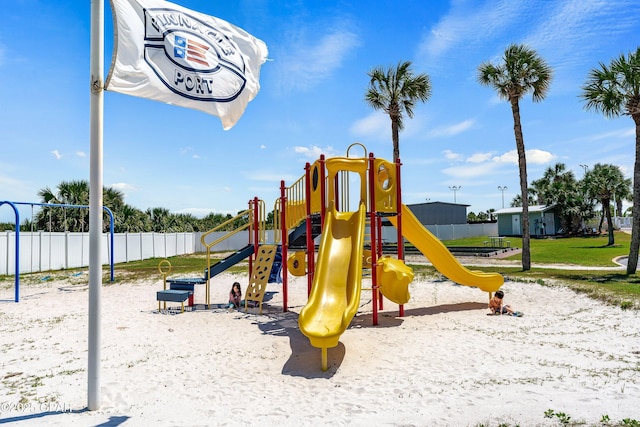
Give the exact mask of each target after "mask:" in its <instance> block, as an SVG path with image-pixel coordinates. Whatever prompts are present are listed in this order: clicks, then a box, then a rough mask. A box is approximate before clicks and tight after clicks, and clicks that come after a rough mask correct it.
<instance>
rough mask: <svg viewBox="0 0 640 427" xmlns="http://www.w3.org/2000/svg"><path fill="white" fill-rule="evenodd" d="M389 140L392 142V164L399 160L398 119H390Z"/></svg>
mask: <svg viewBox="0 0 640 427" xmlns="http://www.w3.org/2000/svg"><path fill="white" fill-rule="evenodd" d="M391 139H392V140H393V163H395V162H396V161H397V160H398V159H399V158H400V126H399V125H398V118H397V117H393V116H392V117H391Z"/></svg>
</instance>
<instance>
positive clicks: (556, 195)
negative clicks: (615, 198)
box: [529, 163, 593, 232]
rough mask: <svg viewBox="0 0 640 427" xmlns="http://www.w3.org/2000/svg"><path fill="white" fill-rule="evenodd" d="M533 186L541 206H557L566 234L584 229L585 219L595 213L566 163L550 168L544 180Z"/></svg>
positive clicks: (534, 182) (543, 177)
mask: <svg viewBox="0 0 640 427" xmlns="http://www.w3.org/2000/svg"><path fill="white" fill-rule="evenodd" d="M531 186H532V188H534V189H535V190H536V192H537V194H538V203H539V204H542V205H556V207H557V211H558V214H559V215H560V219H561V227H562V229H563V230H566V232H574V231H575V230H577V229H579V228H583V226H584V221H583V220H584V218H588V217H589V216H590V215H591V212H592V211H593V206H592V203H591V201H590V200H587V199H585V197H584V196H585V194H584V191H583V189H582V186H581V185H579V183H578V181H576V178H575V175H574V174H573V172H572V171H569V170H567V167H566V165H565V164H564V163H556V164H555V165H553V166H551V167H548V168H547V170H546V171H545V172H544V175H543V176H542V178H540V179H537V180H535V181H533V182H532V183H531ZM529 191H531V190H529Z"/></svg>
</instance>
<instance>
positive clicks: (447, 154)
mask: <svg viewBox="0 0 640 427" xmlns="http://www.w3.org/2000/svg"><path fill="white" fill-rule="evenodd" d="M442 154H444V157H445V158H447V159H449V160H460V159H461V158H462V154H459V153H454V152H453V151H451V150H444V151H443V152H442Z"/></svg>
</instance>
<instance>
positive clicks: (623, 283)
mask: <svg viewBox="0 0 640 427" xmlns="http://www.w3.org/2000/svg"><path fill="white" fill-rule="evenodd" d="M485 240H487V238H486V237H474V238H469V239H459V240H449V241H445V242H444V243H445V245H446V246H483V242H484V241H485ZM509 240H510V241H511V246H512V247H519V248H521V247H522V239H519V238H514V237H510V238H509ZM614 240H615V244H614V245H613V246H607V243H608V242H609V237H608V236H606V235H604V236H593V237H570V238H546V239H531V262H532V264H535V265H542V266H540V267H534V268H532V269H531V270H529V271H522V268H521V267H501V266H500V267H479V268H478V269H479V270H482V271H487V272H498V273H501V274H502V275H504V276H505V278H507V279H511V280H520V281H534V282H538V283H541V284H546V285H551V284H554V283H556V282H562V283H563V284H566V285H567V286H569V287H570V288H572V289H574V290H576V291H578V292H584V293H586V294H589V295H590V296H592V297H593V298H597V299H600V300H603V301H606V302H607V303H609V304H614V305H619V306H620V307H622V308H635V309H640V276H638V274H632V275H627V274H626V270H621V271H616V272H612V271H606V270H598V269H597V268H598V267H614V266H617V264H616V263H614V262H613V259H614V258H616V257H619V256H627V255H629V243H630V241H631V236H630V235H629V234H627V233H623V232H615V234H614ZM504 259H507V260H522V255H521V254H517V255H513V256H510V257H507V258H504ZM544 264H567V267H566V268H563V269H555V268H554V269H552V268H545V267H544ZM575 265H580V266H587V267H593V269H589V270H582V269H580V270H578V269H576V268H572V266H575ZM413 267H414V269H415V268H420V267H417V266H413ZM474 269H476V267H474ZM427 272H428V270H427V271H425V273H427Z"/></svg>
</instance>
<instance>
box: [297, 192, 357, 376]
mask: <svg viewBox="0 0 640 427" xmlns="http://www.w3.org/2000/svg"><path fill="white" fill-rule="evenodd" d="M366 214H367V212H366V207H365V205H364V204H363V203H361V204H360V207H359V209H358V211H357V212H337V211H336V210H335V208H334V204H333V202H331V203H330V205H329V208H328V209H327V215H326V218H325V224H324V229H323V230H322V240H321V242H320V247H319V249H318V261H317V262H316V268H315V274H314V277H313V286H312V288H311V295H309V301H308V302H307V305H305V306H304V307H303V308H302V310H301V311H300V316H299V317H298V325H299V326H300V331H301V332H302V333H303V334H304V335H305V336H306V337H307V338H309V341H310V342H311V345H312V346H314V347H317V348H321V349H322V369H323V370H326V369H327V348H331V347H335V346H337V345H338V341H339V339H340V335H342V333H343V332H344V331H345V330H346V329H347V327H348V326H349V324H350V323H351V320H352V319H353V316H355V314H356V312H357V311H358V306H359V304H360V287H361V283H360V282H361V279H362V252H363V246H364V228H365V226H364V224H365V218H366Z"/></svg>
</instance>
